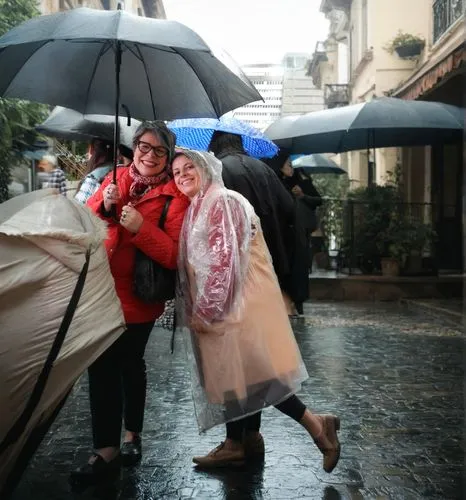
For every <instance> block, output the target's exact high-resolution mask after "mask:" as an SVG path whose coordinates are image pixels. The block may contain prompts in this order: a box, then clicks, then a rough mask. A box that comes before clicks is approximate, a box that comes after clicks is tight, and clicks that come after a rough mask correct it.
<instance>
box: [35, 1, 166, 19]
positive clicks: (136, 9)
mask: <svg viewBox="0 0 466 500" xmlns="http://www.w3.org/2000/svg"><path fill="white" fill-rule="evenodd" d="M118 5H120V6H121V8H122V9H123V10H126V11H128V12H131V13H132V14H137V15H139V16H144V17H152V18H157V19H166V17H167V16H166V15H165V8H164V6H163V0H41V1H40V2H39V8H40V11H41V13H42V14H53V13H54V12H60V11H63V10H69V9H75V8H78V7H89V8H91V9H99V10H116V9H117V8H118Z"/></svg>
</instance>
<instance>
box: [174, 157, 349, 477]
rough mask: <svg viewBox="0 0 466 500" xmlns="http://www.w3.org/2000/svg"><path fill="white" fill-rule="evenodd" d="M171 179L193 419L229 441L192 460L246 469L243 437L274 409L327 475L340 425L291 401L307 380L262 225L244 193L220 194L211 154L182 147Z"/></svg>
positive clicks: (337, 446)
mask: <svg viewBox="0 0 466 500" xmlns="http://www.w3.org/2000/svg"><path fill="white" fill-rule="evenodd" d="M173 177H174V180H175V183H176V185H177V187H178V189H179V190H180V191H181V192H182V193H184V194H185V195H186V196H187V197H189V198H190V200H191V204H190V206H189V209H188V211H187V212H186V217H185V220H184V224H183V229H182V232H181V236H180V251H179V255H178V273H179V290H178V297H177V298H178V304H179V306H180V307H181V309H182V315H181V318H180V320H181V321H180V324H181V325H182V326H184V327H187V328H189V330H190V338H189V341H188V342H187V344H188V349H189V351H190V353H191V355H190V356H189V359H190V360H193V361H194V364H195V366H193V369H192V375H193V377H192V381H193V390H192V393H193V396H194V404H195V409H196V411H195V414H196V418H197V421H198V424H199V428H200V430H201V431H203V430H206V429H209V428H210V427H213V426H214V425H218V424H222V423H226V439H225V440H224V441H223V442H222V443H221V444H220V445H219V446H217V447H216V448H215V449H213V450H212V451H211V452H210V453H208V454H207V455H206V456H203V457H194V458H193V461H194V463H196V464H197V465H199V466H201V467H205V468H215V467H226V466H237V465H241V464H243V463H244V462H245V460H246V458H248V453H247V450H246V445H245V440H244V438H245V435H246V433H247V432H248V431H250V429H251V428H253V427H254V426H255V425H256V423H255V422H254V421H255V420H256V418H257V415H258V416H259V423H260V411H261V410H262V409H263V408H265V407H267V406H271V405H275V406H276V407H277V408H278V409H279V410H280V411H282V412H283V413H285V414H286V415H288V416H289V417H291V418H293V419H294V420H296V421H297V422H299V423H300V424H301V425H302V426H303V427H304V428H305V429H306V430H307V431H308V433H309V434H310V436H311V437H312V439H313V440H314V441H315V443H316V445H317V446H318V448H319V449H320V450H321V452H322V453H323V457H324V458H323V468H324V470H325V471H326V472H331V471H332V470H333V469H334V468H335V466H336V464H337V462H338V459H339V455H340V443H339V441H338V436H337V431H338V429H339V426H340V422H339V419H338V418H337V417H335V416H334V415H315V414H313V413H311V412H310V411H309V410H308V409H307V408H306V406H305V405H304V404H303V403H302V402H301V401H300V400H299V398H298V397H297V396H296V395H295V392H296V391H297V390H298V389H299V387H300V384H301V383H302V382H303V381H304V380H306V379H307V378H308V375H307V371H306V368H305V366H304V364H303V361H302V359H301V354H300V352H299V348H298V346H297V344H296V340H295V338H294V335H293V331H292V330H291V326H290V323H289V320H288V316H287V314H286V309H285V305H284V303H283V299H282V295H281V291H280V287H279V284H278V280H277V277H276V275H275V273H274V271H273V266H272V261H271V257H270V253H269V251H268V249H267V245H266V244H265V240H264V237H263V233H262V229H261V223H260V220H259V218H258V217H257V215H256V214H255V213H254V209H253V207H252V205H251V204H250V203H249V202H248V201H247V200H246V199H245V198H244V197H243V196H241V195H240V194H238V193H237V192H234V191H232V190H228V189H226V188H225V187H224V184H223V181H222V163H221V162H220V161H219V160H217V159H216V158H215V157H214V156H213V155H211V154H209V153H201V152H198V151H190V150H179V153H178V154H177V155H176V156H175V159H174V161H173ZM256 434H257V436H256V438H258V437H259V436H260V434H259V433H258V432H257V431H256ZM249 456H250V455H249Z"/></svg>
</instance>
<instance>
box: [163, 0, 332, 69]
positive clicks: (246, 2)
mask: <svg viewBox="0 0 466 500" xmlns="http://www.w3.org/2000/svg"><path fill="white" fill-rule="evenodd" d="M320 3H321V0H163V4H164V6H165V13H166V15H167V18H168V19H172V20H175V21H179V22H181V23H183V24H185V25H186V26H189V27H190V28H192V29H193V30H194V31H196V32H197V33H198V34H199V35H200V36H201V37H202V38H204V40H205V41H206V42H207V44H215V45H218V46H220V47H221V48H223V49H225V50H226V51H227V52H228V53H229V54H230V55H231V56H232V57H233V59H235V60H236V61H237V62H238V63H239V64H249V63H259V62H267V63H279V62H281V59H282V57H283V55H284V53H285V52H307V53H312V52H314V49H315V45H316V42H317V41H319V40H324V39H325V38H326V36H327V33H328V21H327V20H326V19H325V17H324V15H323V14H322V13H320V12H319V6H320Z"/></svg>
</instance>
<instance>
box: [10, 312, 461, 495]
mask: <svg viewBox="0 0 466 500" xmlns="http://www.w3.org/2000/svg"><path fill="white" fill-rule="evenodd" d="M305 313H306V317H305V318H301V319H298V320H295V323H294V330H295V333H296V337H297V339H298V342H299V344H300V347H301V350H302V353H303V358H304V360H305V363H306V365H307V368H308V371H309V374H310V379H309V380H308V381H307V382H306V383H305V384H304V385H303V387H302V389H301V391H300V393H299V395H300V397H301V398H302V399H303V400H304V401H305V402H306V403H307V404H308V405H309V407H310V408H311V409H312V410H315V411H316V412H334V413H337V414H338V415H339V416H340V418H341V421H342V429H341V438H340V439H341V441H342V446H343V450H342V458H341V460H340V463H339V465H338V467H337V469H336V470H335V471H334V472H333V473H332V474H330V475H329V474H326V473H325V472H323V470H322V469H321V456H320V455H319V452H318V451H317V449H316V448H315V446H314V445H313V443H312V441H311V440H310V439H309V437H308V436H307V435H306V433H305V431H304V430H303V429H302V428H301V427H300V426H299V425H298V424H296V423H294V422H290V420H289V419H287V417H285V416H284V415H282V414H281V413H280V412H278V411H277V410H275V409H268V410H266V411H265V412H264V416H263V424H262V432H263V435H264V439H265V442H266V455H265V462H264V463H263V464H256V465H254V466H251V467H244V468H239V469H235V470H217V471H215V472H206V471H201V470H196V468H194V467H193V465H192V463H191V457H192V456H193V455H195V454H201V453H204V452H207V451H209V450H210V449H211V448H213V447H214V446H215V445H217V444H218V443H219V442H220V441H221V440H222V439H223V429H220V428H219V429H213V430H212V431H209V432H208V433H207V434H205V435H202V436H199V435H198V433H197V429H196V424H195V420H194V415H193V406H192V403H191V397H190V390H189V375H188V373H187V371H186V367H185V361H184V353H183V346H182V342H181V339H177V348H176V350H175V354H174V355H170V350H169V342H170V338H169V337H170V334H169V333H168V332H166V331H164V330H160V329H156V330H154V332H153V335H152V338H151V341H150V346H149V348H148V353H147V362H148V367H149V377H148V378H149V384H150V390H149V395H148V402H147V413H146V423H145V433H144V443H143V445H144V457H143V460H142V462H141V464H140V465H139V466H137V467H135V468H133V469H124V470H123V471H122V473H121V476H120V478H119V479H118V481H116V482H114V483H110V484H103V485H101V486H100V487H98V488H91V489H87V490H85V491H81V492H78V491H71V490H70V488H69V485H68V473H69V471H70V470H71V469H72V468H74V467H76V466H77V465H80V464H81V462H83V461H84V460H86V458H87V455H88V452H89V450H90V447H91V439H90V435H91V434H90V419H89V406H88V400H87V381H86V377H85V376H84V377H83V378H82V379H81V381H80V382H79V383H78V384H77V386H76V388H75V390H74V393H73V395H72V397H70V399H69V401H68V403H67V405H66V407H65V408H64V410H63V411H62V413H61V414H60V416H59V418H58V420H57V422H56V423H55V424H54V426H53V428H52V429H51V431H50V432H49V434H48V435H47V436H46V438H45V440H44V441H43V443H42V445H41V447H40V449H39V450H38V452H37V454H36V456H35V458H34V460H33V461H32V463H31V465H30V467H29V468H28V470H27V471H26V473H25V474H24V477H23V479H22V482H21V483H20V485H19V487H18V488H17V491H16V493H15V495H14V496H13V500H66V499H82V500H86V499H90V498H98V499H108V500H110V499H112V500H113V499H115V500H116V499H119V500H128V499H134V500H143V499H144V500H151V499H182V500H184V499H188V498H199V499H229V500H233V499H287V500H291V499H297V498H301V499H316V500H317V499H325V500H336V499H358V500H359V499H403V500H409V499H462V498H466V496H465V495H463V493H464V489H463V488H464V485H463V483H462V481H463V471H464V469H463V467H464V443H463V434H462V433H463V429H464V399H463V389H464V351H463V349H464V338H463V337H462V332H461V331H460V330H459V329H455V328H454V327H452V326H448V325H447V324H443V323H442V322H441V320H440V319H431V318H427V317H425V316H423V315H420V314H419V313H416V312H413V311H410V310H408V309H406V308H405V307H402V306H398V305H397V304H390V303H388V304H387V303H382V304H374V303H357V304H348V303H334V304H323V303H315V304H306V310H305Z"/></svg>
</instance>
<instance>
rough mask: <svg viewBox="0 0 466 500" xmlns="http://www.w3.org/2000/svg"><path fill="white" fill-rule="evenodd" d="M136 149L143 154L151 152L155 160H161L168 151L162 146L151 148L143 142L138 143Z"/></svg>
mask: <svg viewBox="0 0 466 500" xmlns="http://www.w3.org/2000/svg"><path fill="white" fill-rule="evenodd" d="M138 149H139V151H141V153H144V154H147V153H149V152H150V151H151V150H152V151H153V152H154V155H155V156H157V158H163V157H164V156H167V155H168V150H167V149H166V148H164V147H163V146H152V145H151V144H149V143H148V142H144V141H139V142H138Z"/></svg>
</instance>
